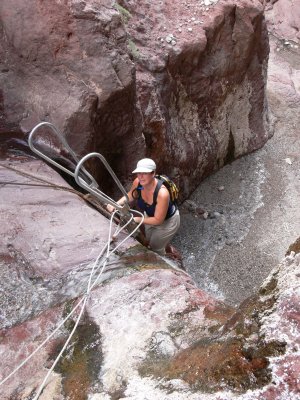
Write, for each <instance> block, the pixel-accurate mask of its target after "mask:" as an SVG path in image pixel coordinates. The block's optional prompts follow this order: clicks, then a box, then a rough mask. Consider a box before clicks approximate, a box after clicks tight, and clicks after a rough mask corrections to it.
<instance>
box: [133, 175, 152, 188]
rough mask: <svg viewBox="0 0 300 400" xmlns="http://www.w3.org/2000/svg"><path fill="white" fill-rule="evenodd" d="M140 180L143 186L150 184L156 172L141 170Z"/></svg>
mask: <svg viewBox="0 0 300 400" xmlns="http://www.w3.org/2000/svg"><path fill="white" fill-rule="evenodd" d="M137 177H138V180H139V182H140V184H141V185H142V186H145V185H148V184H149V183H151V182H152V180H153V179H154V172H139V173H138V174H137Z"/></svg>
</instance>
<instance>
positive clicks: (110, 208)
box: [106, 204, 115, 214]
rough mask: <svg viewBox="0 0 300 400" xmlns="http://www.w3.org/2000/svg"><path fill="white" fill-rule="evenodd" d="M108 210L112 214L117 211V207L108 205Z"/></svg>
mask: <svg viewBox="0 0 300 400" xmlns="http://www.w3.org/2000/svg"><path fill="white" fill-rule="evenodd" d="M106 209H107V211H108V212H110V213H111V214H112V213H113V212H114V211H115V207H114V206H112V205H111V204H107V205H106Z"/></svg>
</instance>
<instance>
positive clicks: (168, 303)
mask: <svg viewBox="0 0 300 400" xmlns="http://www.w3.org/2000/svg"><path fill="white" fill-rule="evenodd" d="M12 164H14V165H13V166H12ZM12 168H14V169H12ZM16 169H17V170H18V171H21V172H22V174H20V172H18V173H17V172H16ZM24 173H25V174H26V175H24ZM28 173H31V174H35V175H37V174H38V175H39V177H42V178H43V179H46V180H47V181H48V182H49V183H50V184H52V185H55V187H53V186H51V187H47V188H46V187H38V186H35V184H36V180H35V181H34V182H33V181H32V178H31V177H30V176H28ZM0 175H1V182H4V181H5V182H6V184H5V185H4V184H2V185H3V186H2V187H1V195H2V198H3V199H4V200H5V201H4V202H2V203H1V209H0V216H1V224H0V227H1V237H3V238H5V240H4V241H2V242H1V245H0V274H1V279H0V280H1V297H0V309H1V320H0V322H1V330H0V337H1V341H0V357H1V368H0V385H1V386H0V390H1V399H5V400H9V399H12V398H14V399H18V400H19V399H29V398H33V397H34V395H35V394H36V393H37V390H38V389H39V387H40V385H41V384H42V382H43V379H44V377H45V376H46V374H47V371H49V369H50V367H51V366H52V364H53V361H54V360H55V358H56V357H57V355H58V354H59V352H60V351H61V349H62V347H63V345H64V343H65V342H66V340H67V338H68V336H69V335H70V333H71V332H72V330H73V329H74V327H75V326H76V323H77V321H78V322H79V324H78V325H77V328H76V330H75V333H74V336H73V338H72V340H71V342H70V343H69V346H68V347H67V350H66V352H65V353H64V356H63V357H62V358H61V359H60V361H59V363H58V364H57V365H56V367H55V370H54V372H53V373H51V375H50V378H49V381H48V383H47V384H46V386H45V388H44V390H43V393H42V395H41V396H40V399H41V400H42V399H44V400H45V399H57V400H58V399H59V400H64V399H74V400H81V399H85V398H87V397H88V398H90V399H93V400H99V399H101V400H113V399H116V398H119V399H120V398H122V399H124V400H125V399H128V400H129V399H130V400H138V399H146V398H149V399H153V398H157V399H158V400H174V399H178V400H198V399H199V398H201V399H204V400H205V399H209V400H227V399H230V398H235V399H240V400H249V399H250V400H252V399H253V400H256V399H270V400H271V399H272V400H273V399H274V400H281V399H283V398H284V396H287V398H289V399H291V400H296V399H297V398H298V397H299V390H300V389H299V383H298V375H299V357H300V355H299V337H300V331H299V330H300V326H299V297H300V293H299V284H298V282H297V279H298V278H299V274H300V270H299V269H300V255H299V253H297V254H296V253H295V252H298V250H299V243H298V242H299V240H298V241H297V242H296V243H295V245H293V246H291V247H290V249H289V251H288V255H287V257H286V258H285V260H284V261H283V262H282V264H281V265H279V266H278V267H277V268H275V269H274V271H273V272H272V273H271V275H270V277H269V278H268V279H267V280H266V282H265V283H264V284H263V286H262V287H261V289H260V291H259V293H258V294H257V295H256V296H254V297H253V298H251V299H248V300H247V301H245V302H244V303H243V304H242V305H241V306H240V307H239V308H238V309H232V308H231V307H228V306H226V305H225V304H223V303H221V302H219V301H216V300H215V299H214V298H212V297H211V296H209V295H208V294H206V293H205V292H203V291H202V290H200V289H198V288H197V287H196V285H195V284H194V282H193V281H192V280H191V279H190V277H189V276H188V275H187V274H186V273H185V272H184V271H181V270H179V269H176V268H175V267H174V266H173V267H172V264H171V263H169V262H167V260H166V259H164V258H162V257H159V256H157V255H156V254H154V253H152V252H149V251H147V250H145V249H144V248H142V246H140V245H139V244H137V243H136V242H135V241H133V240H132V239H129V240H127V241H126V242H123V239H124V238H125V237H124V234H123V235H121V236H119V238H118V239H117V241H115V242H113V243H112V245H111V247H110V253H109V257H108V258H107V257H105V256H104V257H98V258H97V256H99V254H100V252H101V249H102V248H103V246H104V245H105V241H104V237H105V236H106V235H105V233H107V232H106V231H107V230H108V229H109V223H108V221H107V220H106V219H105V218H104V217H102V216H101V215H99V214H98V213H97V212H96V211H95V210H93V209H91V208H90V207H89V206H87V205H86V204H85V203H84V202H83V200H82V198H78V197H77V196H76V195H75V194H74V193H70V192H69V191H68V190H67V189H70V188H68V187H66V190H62V189H58V185H61V183H62V180H61V178H60V177H59V176H57V175H56V174H54V173H53V172H52V171H51V170H50V169H49V167H47V166H45V165H44V164H43V163H41V162H40V161H36V160H32V159H24V158H23V159H22V162H21V160H20V159H18V161H17V160H15V162H14V163H12V161H10V162H8V161H6V162H2V163H1V168H0ZM44 183H45V182H44ZM15 184H18V186H17V188H16V187H15ZM64 186H66V184H64ZM29 236H30V238H29ZM118 246H119V247H118ZM113 250H115V251H113ZM117 250H118V251H117ZM107 256H108V254H107ZM96 259H97V262H96ZM100 267H101V268H102V267H103V271H100V270H99V268H100ZM92 271H94V272H95V271H96V273H93V277H92V280H91V282H92V285H93V287H92V290H89V277H90V274H91V273H92ZM95 279H98V281H97V283H96V284H94V282H95ZM83 306H84V308H82V307H83ZM81 308H82V310H84V313H83V312H82V313H81ZM67 315H69V316H70V317H69V319H67V320H66V316H67ZM64 320H66V321H65V323H64V325H62V324H63V321H64ZM47 337H49V340H48V341H47V342H46V343H44V345H42V344H43V342H44V341H45V339H46V338H47ZM39 347H40V348H39ZM35 351H36V352H35ZM33 352H35V353H34V355H32V358H31V359H29V360H28V361H27V363H25V364H24V365H21V363H22V362H23V361H24V360H25V359H26V357H28V356H29V355H31V354H33ZM19 366H20V369H19V370H18V371H16V372H15V373H14V374H13V375H12V376H11V377H10V378H9V379H7V380H5V382H4V383H3V384H1V383H2V380H3V379H6V377H8V376H9V374H10V373H12V371H14V369H15V368H17V367H19Z"/></svg>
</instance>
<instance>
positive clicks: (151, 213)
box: [107, 158, 180, 255]
mask: <svg viewBox="0 0 300 400" xmlns="http://www.w3.org/2000/svg"><path fill="white" fill-rule="evenodd" d="M155 170H156V164H155V162H154V161H153V160H151V159H150V158H143V159H142V160H140V161H139V162H138V163H137V166H136V169H135V170H134V171H132V173H134V174H137V177H136V178H135V179H134V181H133V183H132V185H131V188H130V190H129V192H128V198H129V201H130V202H132V201H134V200H137V204H138V206H139V209H140V210H141V211H142V212H144V215H145V218H144V226H145V236H146V240H147V241H148V243H149V247H150V248H151V249H152V250H153V251H156V252H157V253H158V254H161V255H164V254H166V246H167V245H168V244H169V243H170V242H171V240H172V238H173V236H174V235H175V233H176V232H177V231H178V229H179V226H180V215H179V211H178V208H177V206H176V205H175V204H174V203H172V201H171V200H170V194H169V191H168V189H167V188H166V187H165V186H164V185H162V181H160V180H158V179H157V178H156V177H155ZM125 201H126V198H125V196H124V197H122V198H121V199H120V200H118V201H117V203H118V204H120V205H123V204H124V203H125ZM107 210H108V211H109V212H113V211H114V207H113V206H111V205H108V206H107ZM134 220H135V222H136V223H140V222H141V220H142V217H134Z"/></svg>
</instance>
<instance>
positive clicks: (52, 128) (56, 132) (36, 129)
mask: <svg viewBox="0 0 300 400" xmlns="http://www.w3.org/2000/svg"><path fill="white" fill-rule="evenodd" d="M45 126H47V127H48V128H50V129H51V130H52V132H53V133H54V134H55V136H56V137H57V138H58V139H59V140H60V142H61V143H62V144H63V146H64V147H65V148H66V149H67V150H68V152H69V153H70V154H71V155H72V157H73V158H74V160H75V161H76V163H78V162H79V161H80V160H79V157H78V156H77V155H76V153H75V152H74V151H73V150H72V149H71V147H70V146H69V144H68V142H67V141H66V139H65V138H64V136H63V135H62V134H61V133H60V132H59V131H58V130H57V129H56V127H55V126H54V125H53V124H51V123H50V122H41V123H39V124H38V125H36V126H35V127H34V128H33V129H32V130H31V132H30V134H29V137H28V144H29V147H30V149H31V150H32V151H33V152H34V153H36V154H37V155H39V156H40V157H41V158H43V159H44V160H46V161H48V162H49V163H50V164H52V165H54V166H55V167H56V168H59V169H60V170H62V171H64V172H65V173H67V174H68V175H71V176H72V177H73V178H75V173H74V172H72V171H70V170H69V169H68V168H65V167H64V166H63V165H61V164H59V163H58V162H56V161H54V160H53V159H52V158H50V157H48V156H47V155H46V154H45V153H43V152H42V151H41V150H39V149H38V148H37V147H35V145H34V143H33V138H34V135H35V134H36V132H37V131H38V130H39V129H40V128H41V127H45ZM82 171H83V173H84V175H85V176H86V177H87V178H88V179H89V180H90V181H91V182H92V183H93V185H94V186H95V187H97V186H98V184H97V182H96V180H95V179H94V178H93V176H92V175H91V174H90V173H89V172H88V171H87V170H86V169H85V168H83V169H82ZM79 180H80V181H84V178H82V177H80V178H79Z"/></svg>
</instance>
